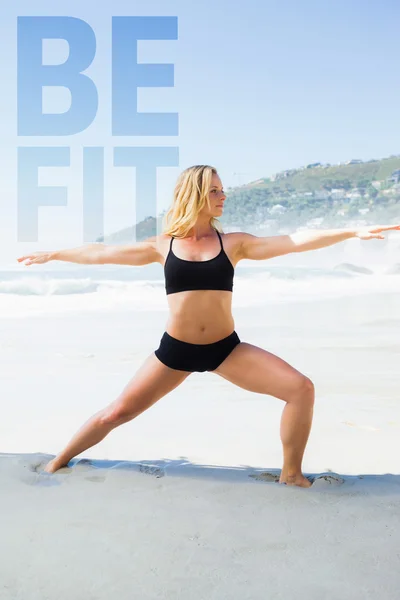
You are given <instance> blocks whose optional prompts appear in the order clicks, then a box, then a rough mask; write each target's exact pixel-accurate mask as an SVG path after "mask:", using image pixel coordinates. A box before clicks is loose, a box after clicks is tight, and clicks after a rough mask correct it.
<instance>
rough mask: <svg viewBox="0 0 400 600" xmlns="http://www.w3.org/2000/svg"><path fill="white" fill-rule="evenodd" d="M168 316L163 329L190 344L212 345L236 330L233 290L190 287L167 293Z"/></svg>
mask: <svg viewBox="0 0 400 600" xmlns="http://www.w3.org/2000/svg"><path fill="white" fill-rule="evenodd" d="M167 299H168V304H169V308H170V316H169V318H168V321H167V325H166V331H167V333H169V335H171V336H172V337H174V338H176V339H178V340H181V341H183V342H189V343H190V344H212V343H213V342H217V341H218V340H221V339H223V338H225V337H227V336H228V335H230V334H231V333H232V332H233V331H234V329H235V323H234V320H233V317H232V292H229V291H223V290H193V291H185V292H177V293H176V294H169V295H168V296H167Z"/></svg>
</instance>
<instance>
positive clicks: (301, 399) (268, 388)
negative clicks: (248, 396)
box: [211, 342, 315, 487]
mask: <svg viewBox="0 0 400 600" xmlns="http://www.w3.org/2000/svg"><path fill="white" fill-rule="evenodd" d="M211 372H212V373H216V374H218V375H221V377H224V378H225V379H227V380H228V381H230V382H232V383H234V384H235V385H238V386H239V387H241V388H243V389H245V390H249V391H250V392H256V393H258V394H268V395H269V396H274V397H275V398H279V399H280V400H284V401H285V402H286V406H285V407H284V409H283V413H282V420H281V430H280V433H281V440H282V444H283V467H282V472H281V476H280V483H286V484H288V485H299V486H301V487H310V485H311V483H310V481H309V480H308V479H307V478H306V477H304V476H303V474H302V471H301V463H302V460H303V455H304V450H305V447H306V444H307V440H308V437H309V434H310V430H311V423H312V417H313V408H314V396H315V394H314V384H313V383H312V381H311V380H310V379H309V378H308V377H306V376H305V375H303V374H302V373H300V372H299V371H297V370H296V369H295V368H294V367H291V366H290V365H289V364H288V363H287V362H285V361H284V360H282V359H281V358H278V357H277V356H275V355H274V354H271V353H270V352H267V351H266V350H263V349H262V348H258V347H257V346H253V345H252V344H247V343H244V342H241V343H240V344H238V345H237V346H236V347H235V348H234V350H233V351H232V352H231V354H230V355H229V356H228V357H227V358H226V359H225V360H224V362H223V363H222V364H221V365H220V366H219V367H218V368H217V369H215V371H211Z"/></svg>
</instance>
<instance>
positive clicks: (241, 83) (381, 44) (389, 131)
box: [0, 0, 400, 264]
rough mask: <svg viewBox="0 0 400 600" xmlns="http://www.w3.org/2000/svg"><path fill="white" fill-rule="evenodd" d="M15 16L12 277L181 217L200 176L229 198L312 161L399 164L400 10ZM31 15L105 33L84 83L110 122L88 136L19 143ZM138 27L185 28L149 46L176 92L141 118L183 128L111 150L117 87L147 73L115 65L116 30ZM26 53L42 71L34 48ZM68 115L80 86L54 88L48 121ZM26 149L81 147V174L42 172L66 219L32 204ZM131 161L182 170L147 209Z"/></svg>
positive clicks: (204, 9) (162, 9) (4, 139)
mask: <svg viewBox="0 0 400 600" xmlns="http://www.w3.org/2000/svg"><path fill="white" fill-rule="evenodd" d="M55 4H56V6H55ZM1 12H2V18H1V19H0V29H1V36H0V37H1V41H0V50H1V52H0V75H1V80H2V95H1V97H0V110H1V113H0V114H1V117H0V118H1V131H2V135H1V136H0V175H1V181H2V193H1V196H0V264H4V263H8V261H12V260H13V256H14V255H15V256H16V255H18V254H19V253H22V252H24V251H26V250H27V249H29V250H40V249H49V245H52V246H54V245H55V244H57V246H58V247H60V246H72V245H80V244H83V243H86V241H90V240H87V239H85V237H84V236H85V230H86V231H98V230H99V231H100V229H101V228H102V229H103V231H104V232H105V233H110V232H113V231H116V230H119V229H122V228H124V227H127V226H130V225H133V224H134V222H135V220H136V214H141V213H143V211H144V213H146V210H147V206H149V209H148V210H149V212H151V211H152V210H157V213H159V212H160V211H161V210H163V209H166V208H167V207H168V206H169V204H170V202H171V199H172V191H173V186H174V183H175V180H176V178H177V176H178V174H179V173H180V172H181V171H182V170H183V169H184V168H186V167H188V166H191V165H193V164H204V163H206V164H211V165H214V166H216V167H217V169H218V171H219V174H220V176H221V179H222V181H223V184H224V186H225V188H228V187H231V186H235V185H241V184H243V183H246V182H249V181H254V180H256V179H258V178H260V177H266V176H269V175H272V174H273V173H276V172H278V171H281V170H283V169H289V168H295V167H299V166H301V165H305V164H308V163H311V162H323V163H325V162H329V163H338V162H341V161H346V160H350V159H352V158H358V159H363V160H368V159H371V158H383V157H386V156H389V155H391V154H399V153H400V141H399V140H400V117H399V112H398V107H399V105H400V103H399V101H400V81H399V77H398V61H399V56H400V37H399V36H398V23H399V19H400V4H399V3H398V2H397V1H395V0H370V1H369V2H368V3H366V2H364V1H361V0H352V1H350V2H349V1H348V0H346V1H345V0H337V1H335V2H321V1H314V0H304V1H301V0H296V1H294V0H281V1H279V2H278V1H272V0H253V1H251V0H250V1H248V2H243V1H240V2H239V1H235V0H229V1H227V0H214V1H212V2H211V1H210V0H204V1H202V2H197V3H195V4H194V3H191V2H187V1H184V0H181V1H179V2H178V1H169V0H164V1H163V2H156V1H152V0H146V2H144V0H142V1H136V2H127V1H125V0H124V1H122V0H120V1H118V0H113V2H109V1H105V2H104V3H102V4H101V3H99V2H95V1H94V0H84V1H82V0H80V1H79V2H77V1H75V0H68V2H67V1H65V2H62V1H60V2H57V3H54V2H52V1H49V0H36V2H35V3H34V6H32V2H30V1H29V2H28V1H26V0H15V2H14V3H13V5H11V3H9V4H8V6H7V7H5V8H2V9H1ZM22 16H25V17H27V16H46V17H50V16H63V17H66V16H69V17H74V18H75V19H80V20H81V21H84V22H85V23H86V24H87V25H88V26H89V27H87V31H90V29H91V30H92V31H93V33H94V38H95V56H94V58H93V60H92V62H91V63H90V65H89V66H88V67H87V68H86V70H85V71H84V72H85V74H86V75H87V76H88V77H89V78H90V79H91V80H92V82H93V83H94V85H95V87H96V90H97V97H98V108H97V112H96V114H95V118H94V119H93V120H92V122H91V123H90V124H89V125H88V126H87V127H86V128H85V129H83V130H82V131H80V132H77V133H73V134H69V135H60V134H58V133H57V134H54V135H25V134H24V135H18V133H19V131H18V127H17V123H18V116H19V117H21V114H18V112H19V113H21V112H22V111H23V110H25V111H28V112H29V110H30V107H32V106H33V105H34V95H33V93H31V92H30V91H29V81H30V80H29V75H28V76H27V73H29V72H31V70H32V69H31V67H29V68H28V67H27V66H26V65H25V70H24V65H23V64H21V62H22V58H23V56H22V52H21V51H20V56H19V59H20V60H19V62H17V55H18V53H17V18H18V17H22ZM124 16H125V17H129V16H131V17H133V16H135V17H139V16H143V17H145V16H148V17H151V16H152V17H157V16H158V17H162V16H164V17H175V18H176V23H177V35H176V39H167V40H160V39H158V40H150V39H147V40H140V39H139V41H138V42H137V61H138V63H144V64H146V63H147V64H152V63H158V64H165V65H166V64H169V65H172V67H170V69H172V73H173V75H172V84H171V81H170V83H169V86H168V87H161V86H156V87H139V88H138V89H137V90H136V91H137V94H136V97H137V110H138V112H140V113H149V112H153V113H154V112H158V113H174V114H175V115H177V117H176V123H177V127H176V131H172V134H169V135H154V134H153V135H127V134H126V133H125V134H124V135H120V134H115V135H113V130H112V121H113V119H112V81H113V77H116V76H117V75H118V76H119V77H120V78H122V79H123V78H124V68H126V69H127V70H129V65H128V63H129V60H130V59H132V61H131V62H132V64H133V62H135V60H134V56H132V49H131V50H130V51H128V49H127V52H126V55H125V56H124V57H123V58H124V60H125V61H126V64H125V67H123V66H121V65H120V66H118V65H117V66H116V65H112V43H113V42H112V26H111V24H112V17H124ZM139 35H140V34H139ZM20 36H21V33H20ZM138 37H139V36H138ZM87 43H88V45H89V41H88V42H87ZM114 44H118V40H114ZM42 47H43V55H42V56H43V63H45V64H54V65H57V64H61V63H63V62H65V61H67V60H68V56H69V52H71V55H72V49H69V47H68V43H67V42H66V41H65V40H62V39H58V40H54V39H52V40H49V39H46V40H45V41H44V42H43V46H42ZM132 47H136V46H135V44H134V45H133V46H132ZM25 50H27V52H28V55H26V54H25V56H33V50H32V52H30V48H29V41H25ZM114 52H115V54H117V52H116V51H115V50H114ZM78 54H79V53H78ZM121 54H122V55H124V48H122V51H121V47H120V48H119V55H121ZM21 57H22V58H21ZM24 60H25V59H24ZM127 65H128V66H127ZM21 73H24V76H25V85H26V86H27V87H25V88H24V89H23V94H22V92H21V89H22V88H21V89H20V94H21V95H22V96H23V97H22V98H21V99H20V106H19V108H18V104H17V90H18V85H17V77H18V74H19V75H20V76H21ZM169 76H170V78H171V70H170V72H169ZM150 79H151V77H150V76H149V77H148V81H150ZM167 79H168V77H167ZM143 83H146V77H144V80H142V84H143ZM19 85H21V84H19ZM92 87H93V86H92ZM133 96H134V94H133ZM114 101H115V100H114ZM135 101H136V99H135V98H133V104H134V103H135ZM87 102H88V104H89V94H88V95H87ZM70 103H71V94H70V92H69V91H68V89H67V88H66V87H54V86H53V87H45V88H44V89H43V108H42V110H43V113H63V112H67V111H68V110H69V108H70ZM82 110H83V108H82ZM78 113H79V111H78ZM118 114H119V120H120V127H122V128H123V127H124V124H125V123H128V121H129V119H128V118H127V117H126V116H125V114H123V113H122V110H121V111H120V112H119V113H118ZM81 116H82V115H81ZM29 118H31V117H27V119H28V120H29ZM114 118H115V115H114ZM116 118H117V119H118V115H117V116H116ZM26 146H32V147H38V146H45V147H48V148H50V150H49V151H48V152H49V153H50V155H51V156H53V157H54V156H55V154H56V152H57V150H54V151H52V150H51V148H52V147H57V146H62V147H67V149H68V150H67V152H68V153H69V157H70V160H69V166H49V167H40V168H39V172H38V183H39V185H40V186H56V187H60V186H61V187H64V188H65V189H64V192H63V191H61V192H60V190H56V189H55V188H54V190H50V191H48V194H47V197H48V202H49V203H50V204H51V202H52V199H51V198H52V197H53V196H52V194H53V193H54V202H55V203H57V202H58V203H59V205H58V206H51V205H49V206H39V207H36V203H37V202H39V204H40V199H39V200H37V198H38V197H39V196H37V190H36V189H35V186H33V187H32V192H30V189H31V188H30V187H29V186H30V185H32V181H31V179H32V177H31V179H29V178H28V175H27V174H26V173H27V172H28V171H26V173H25V169H26V168H27V167H26V166H24V167H22V166H21V164H22V163H21V162H20V160H21V159H18V158H17V157H18V150H17V149H18V147H26ZM92 146H95V147H99V148H103V150H102V151H101V152H103V157H104V158H103V160H104V173H103V174H102V171H101V164H100V163H99V162H96V160H97V159H98V158H99V156H97V159H96V160H94V159H90V160H87V161H86V163H85V164H86V169H87V171H85V174H84V173H83V171H84V169H83V164H84V160H83V155H84V150H83V148H90V147H92ZM122 146H128V147H139V148H144V147H149V148H154V149H158V151H159V152H161V154H162V152H163V151H160V148H164V147H168V148H170V149H171V150H170V151H169V152H170V153H172V154H171V157H172V158H169V159H168V160H170V163H171V166H161V167H158V168H157V169H156V170H154V177H153V176H152V175H151V173H150V171H149V172H148V173H147V175H145V176H143V177H142V183H141V187H140V189H139V190H138V194H137V193H136V187H135V186H136V184H137V183H138V182H137V181H136V176H135V173H136V171H135V169H134V167H131V166H125V167H123V166H121V165H119V166H116V165H115V160H116V159H115V150H114V149H115V148H116V147H118V148H120V147H122ZM61 152H62V151H61ZM119 152H121V150H119ZM122 152H123V151H122ZM129 152H131V151H129ZM132 152H136V153H137V152H139V154H140V155H141V152H140V151H134V150H133V151H132ZM143 152H144V151H143ZM168 160H167V163H168ZM90 161H92V162H90ZM90 164H91V166H90ZM88 165H89V167H90V168H89V167H88ZM18 169H19V170H20V181H19V182H18V176H17V173H18ZM32 172H33V173H34V174H35V172H34V171H31V173H32ZM21 173H22V175H21ZM146 177H147V179H146ZM144 180H146V181H144ZM153 180H154V181H153ZM29 182H30V183H29ZM83 189H86V192H85V193H86V194H87V196H86V200H85V202H86V204H84V199H83ZM152 195H154V203H156V204H154V203H152V200H151V198H152V197H153V196H152ZM30 198H32V203H31V204H29V202H30ZM56 198H58V200H57V199H56ZM60 198H61V199H60ZM62 198H63V200H62ZM99 198H103V200H98V199H99ZM63 203H64V204H63ZM146 203H147V204H146ZM90 211H92V213H91V212H90ZM90 224H92V227H91V226H90ZM85 228H86V229H85ZM29 237H30V239H27V238H29Z"/></svg>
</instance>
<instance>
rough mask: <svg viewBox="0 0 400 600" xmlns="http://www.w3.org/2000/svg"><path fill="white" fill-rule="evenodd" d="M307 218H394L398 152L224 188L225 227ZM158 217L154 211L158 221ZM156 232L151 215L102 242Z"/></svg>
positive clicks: (327, 223)
mask: <svg viewBox="0 0 400 600" xmlns="http://www.w3.org/2000/svg"><path fill="white" fill-rule="evenodd" d="M311 219H317V220H318V226H320V227H323V228H328V227H346V226H348V225H349V221H350V220H354V221H363V222H365V223H368V224H369V223H371V224H372V223H376V222H380V221H382V220H384V221H385V222H388V223H390V222H392V221H396V222H398V221H399V220H400V155H398V156H392V157H390V158H385V159H382V160H371V161H368V162H361V161H360V162H359V161H350V163H347V164H341V165H321V164H319V163H316V164H315V165H308V166H307V167H302V168H300V169H290V170H287V171H282V172H281V173H277V174H276V175H275V176H273V177H269V178H263V179H259V180H257V181H255V182H251V183H248V184H245V185H242V186H240V187H235V188H230V189H228V190H227V200H226V202H225V208H224V214H223V216H222V217H221V219H220V220H221V223H222V225H223V226H224V227H225V228H228V227H233V228H242V227H243V228H246V229H247V230H248V231H251V230H257V229H258V230H263V229H264V230H266V231H271V230H277V229H279V228H280V227H283V228H289V229H297V228H298V227H299V226H306V225H307V223H308V222H309V221H310V220H311ZM161 220H162V217H161V216H160V217H158V221H159V227H160V226H161ZM155 234H156V219H155V218H153V217H148V218H147V219H146V220H145V221H142V222H141V223H138V224H137V225H136V226H134V227H129V228H127V229H123V230H121V231H118V232H116V233H114V234H112V235H110V236H107V237H106V238H105V240H104V241H106V242H107V243H124V242H128V241H134V240H136V241H140V240H143V239H146V238H148V237H150V236H152V235H155ZM97 241H103V238H101V239H100V238H99V239H98V240H97Z"/></svg>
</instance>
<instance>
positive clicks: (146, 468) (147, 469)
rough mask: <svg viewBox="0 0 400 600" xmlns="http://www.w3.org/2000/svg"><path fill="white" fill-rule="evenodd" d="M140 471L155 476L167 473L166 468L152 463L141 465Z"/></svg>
mask: <svg viewBox="0 0 400 600" xmlns="http://www.w3.org/2000/svg"><path fill="white" fill-rule="evenodd" d="M139 471H140V472H141V473H146V475H154V477H164V475H165V471H164V469H160V467H154V466H152V465H139Z"/></svg>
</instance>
